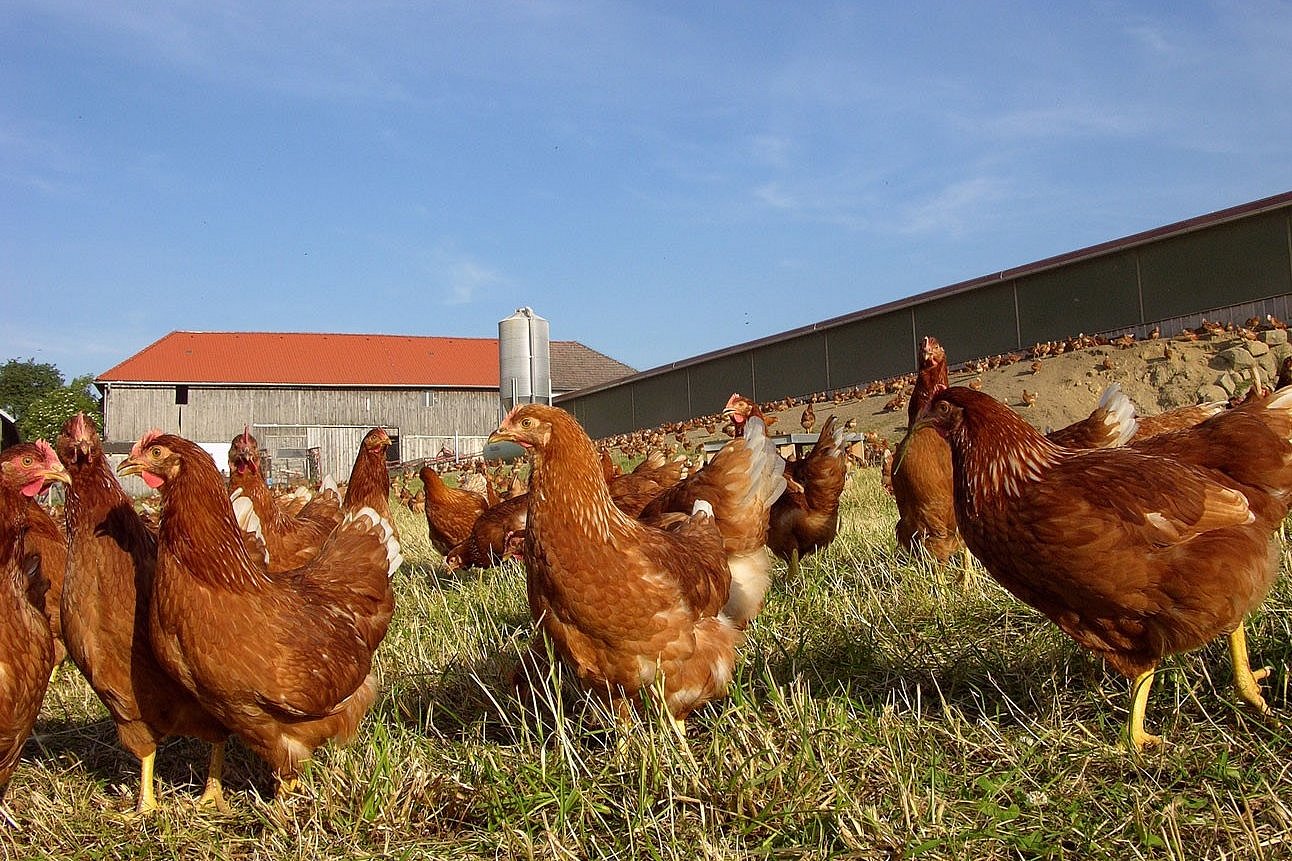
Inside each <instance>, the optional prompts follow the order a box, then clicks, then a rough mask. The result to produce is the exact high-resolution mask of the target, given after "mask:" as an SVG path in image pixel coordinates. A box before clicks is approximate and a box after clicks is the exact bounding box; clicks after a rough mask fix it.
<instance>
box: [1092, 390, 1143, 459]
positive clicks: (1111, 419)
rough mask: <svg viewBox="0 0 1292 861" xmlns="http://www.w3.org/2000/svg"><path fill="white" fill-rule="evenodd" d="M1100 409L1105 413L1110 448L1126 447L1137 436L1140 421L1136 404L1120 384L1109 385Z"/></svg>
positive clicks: (1101, 397)
mask: <svg viewBox="0 0 1292 861" xmlns="http://www.w3.org/2000/svg"><path fill="white" fill-rule="evenodd" d="M1098 409H1102V410H1103V411H1104V424H1105V425H1106V426H1107V427H1108V428H1109V433H1108V438H1109V439H1110V440H1112V441H1111V442H1109V444H1108V445H1109V446H1118V445H1125V444H1126V443H1127V442H1129V441H1130V438H1131V437H1133V436H1135V431H1136V430H1138V429H1139V421H1138V420H1137V419H1136V418H1135V404H1134V402H1133V401H1131V399H1130V398H1129V397H1127V396H1126V393H1125V392H1123V391H1122V387H1121V384H1120V383H1109V384H1108V386H1107V388H1105V389H1104V391H1103V394H1102V395H1100V397H1099V406H1098Z"/></svg>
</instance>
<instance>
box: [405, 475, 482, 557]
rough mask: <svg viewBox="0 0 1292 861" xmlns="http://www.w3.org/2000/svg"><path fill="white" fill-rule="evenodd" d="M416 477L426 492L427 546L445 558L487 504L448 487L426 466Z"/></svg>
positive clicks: (471, 493) (466, 535)
mask: <svg viewBox="0 0 1292 861" xmlns="http://www.w3.org/2000/svg"><path fill="white" fill-rule="evenodd" d="M418 475H419V476H421V479H422V485H423V486H424V487H425V488H426V528H427V532H428V533H429V534H430V537H431V546H432V547H434V548H435V551H436V552H437V553H439V554H440V555H441V556H446V557H447V556H448V555H449V553H451V552H452V551H453V548H454V547H457V546H458V545H459V544H461V543H462V542H463V541H465V540H466V539H467V537H468V536H469V535H470V534H471V527H473V526H475V522H476V519H477V518H479V517H480V515H481V514H482V513H483V512H484V510H485V509H486V508H488V503H487V502H485V498H484V497H483V496H482V495H480V494H479V493H474V492H472V491H470V490H463V489H462V488H460V487H449V486H448V485H447V484H445V483H444V479H443V478H441V477H440V474H439V473H438V472H436V471H435V470H434V469H432V468H431V467H429V466H424V467H422V469H421V471H420V472H419V473H418Z"/></svg>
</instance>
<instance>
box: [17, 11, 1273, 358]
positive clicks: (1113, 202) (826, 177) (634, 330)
mask: <svg viewBox="0 0 1292 861" xmlns="http://www.w3.org/2000/svg"><path fill="white" fill-rule="evenodd" d="M0 57H2V58H3V59H2V60H0V294H3V296H4V298H5V302H4V306H5V308H6V313H5V314H4V315H3V316H0V344H2V345H3V347H0V360H3V359H6V358H10V357H16V358H27V357H33V358H35V359H36V360H37V361H42V362H51V363H53V364H55V365H57V366H58V367H59V369H60V370H62V371H63V372H64V374H65V375H66V376H67V377H69V378H70V377H72V376H76V375H78V374H83V373H99V372H101V371H104V370H106V369H107V368H109V367H111V366H112V365H114V364H115V363H117V362H118V361H120V360H122V359H124V358H125V357H127V356H129V355H131V354H133V353H134V352H136V351H138V350H139V349H141V348H142V347H144V346H145V345H147V344H149V343H151V342H152V341H153V340H155V339H157V338H159V337H161V336H162V335H164V334H165V333H167V332H169V331H171V330H174V329H198V330H277V331H322V332H387V333H396V334H425V335H449V336H474V337H495V336H496V335H497V321H498V320H500V319H502V318H504V317H506V316H508V315H509V314H511V313H512V311H514V310H515V309H516V308H517V307H519V306H521V305H529V306H532V307H533V308H534V309H535V310H536V311H537V312H538V313H539V314H541V315H543V316H544V317H546V318H547V319H548V320H550V321H551V333H552V337H553V338H557V339H568V340H578V341H582V342H583V343H585V344H587V345H589V346H591V347H593V348H595V349H598V350H601V351H603V352H605V353H607V354H609V355H612V356H614V357H615V358H618V359H620V360H621V361H624V362H627V363H628V364H630V365H633V366H635V367H637V368H640V369H646V368H649V367H654V366H657V365H660V364H664V363H667V362H671V361H674V360H677V359H680V358H685V357H687V356H691V355H695V354H697V353H701V352H705V351H708V350H712V349H717V348H720V347H725V346H729V345H732V344H736V343H740V342H743V341H747V340H751V339H754V338H759V337H763V336H765V335H770V334H774V333H776V332H780V331H784V330H786V329H790V328H794V327H797V326H801V325H805V324H808V323H812V322H814V321H817V320H821V319H825V318H829V317H833V316H837V315H840V314H846V313H849V312H852V311H856V310H859V309H862V308H867V307H871V306H873V305H877V304H880V303H883V302H887V301H890V300H893V299H897V298H900V297H903V296H909V295H912V294H915V293H920V292H923V291H926V290H931V289H935V288H938V287H941V286H944V285H946V284H950V283H954V282H957V281H961V280H964V279H968V278H973V277H976V276H978V275H983V274H987V273H990V272H995V271H998V270H1001V269H1005V268H1009V267H1012V266H1017V265H1020V264H1024V263H1028V262H1031V261H1033V260H1037V259H1040V258H1043V257H1047V256H1050V255H1053V254H1059V253H1062V252H1065V251H1070V250H1073V249H1076V248H1081V247H1084V246H1087V245H1091V244H1094V243H1097V242H1102V241H1105V240H1108V239H1114V238H1117V237H1120V236H1125V235H1127V234H1130V233H1134V232H1137V231H1140V230H1145V229H1148V228H1152V227H1156V226H1159V225H1162V224H1166V223H1169V222H1172V221H1177V220H1180V219H1183V218H1189V217H1192V216H1195V215H1201V214H1203V213H1207V212H1212V211H1214V210H1217V209H1221V208H1224V207H1227V206H1232V205H1235V204H1239V203H1244V202H1246V201H1249V200H1254V199H1257V198H1261V197H1266V196H1268V195H1271V194H1277V193H1280V192H1284V191H1288V190H1292V4H1290V3H1288V2H1251V3H1224V2H1218V3H1201V2H1178V3H1116V2H1090V3H1066V4H1039V3H1016V4H1008V3H969V2H964V3H960V2H957V3H926V2H912V3H901V4H898V3H892V4H881V3H868V2H867V3H863V2H855V3H847V2H739V3H734V2H715V3H691V2H661V3H649V2H597V0H568V2H567V0H534V2H485V0H476V2H466V0H464V2H423V3H366V2H365V3H352V2H336V3H330V2H317V3H316V2H310V3H293V2H283V3H274V2H251V0H247V2H243V0H230V2H219V0H194V2H168V3H156V4H149V3H133V2H120V3H117V2H112V3H107V2H102V0H86V2H80V0H50V2H27V0H8V2H6V3H4V4H3V7H0Z"/></svg>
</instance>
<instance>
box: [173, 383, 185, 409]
mask: <svg viewBox="0 0 1292 861" xmlns="http://www.w3.org/2000/svg"><path fill="white" fill-rule="evenodd" d="M175 403H177V404H179V405H180V406H183V405H184V404H187V403H188V386H176V387H175Z"/></svg>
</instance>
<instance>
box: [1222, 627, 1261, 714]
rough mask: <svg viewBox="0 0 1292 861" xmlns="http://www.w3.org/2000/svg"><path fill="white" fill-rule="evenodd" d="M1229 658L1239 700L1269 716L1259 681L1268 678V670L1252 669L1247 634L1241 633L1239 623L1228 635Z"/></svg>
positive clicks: (1241, 629) (1241, 628)
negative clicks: (1248, 653) (1248, 655)
mask: <svg viewBox="0 0 1292 861" xmlns="http://www.w3.org/2000/svg"><path fill="white" fill-rule="evenodd" d="M1229 657H1230V660H1231V661H1232V663H1233V667H1234V687H1235V688H1237V690H1238V696H1239V698H1241V699H1242V701H1243V702H1245V703H1247V704H1248V705H1249V706H1251V707H1252V708H1254V709H1256V711H1257V712H1258V713H1260V714H1263V715H1267V714H1270V712H1271V709H1270V707H1269V704H1268V703H1266V702H1265V697H1263V696H1261V685H1260V682H1261V679H1264V678H1266V677H1267V676H1269V674H1270V668H1269V667H1261V668H1260V669H1259V670H1253V669H1252V664H1251V661H1250V660H1249V659H1248V657H1247V634H1246V633H1245V632H1244V631H1243V625H1242V623H1241V622H1240V623H1239V624H1238V627H1237V628H1235V629H1234V632H1233V633H1232V634H1230V635H1229Z"/></svg>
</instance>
